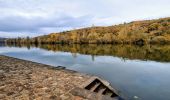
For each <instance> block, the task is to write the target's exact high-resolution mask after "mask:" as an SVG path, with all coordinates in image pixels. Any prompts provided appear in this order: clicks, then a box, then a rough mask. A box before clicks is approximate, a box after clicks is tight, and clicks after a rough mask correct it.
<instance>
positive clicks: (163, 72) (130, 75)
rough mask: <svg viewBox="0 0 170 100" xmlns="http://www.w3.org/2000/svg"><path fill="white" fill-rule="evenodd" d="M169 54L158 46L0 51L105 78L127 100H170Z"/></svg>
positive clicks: (12, 48)
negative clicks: (127, 99)
mask: <svg viewBox="0 0 170 100" xmlns="http://www.w3.org/2000/svg"><path fill="white" fill-rule="evenodd" d="M37 47H38V48H37ZM169 53H170V46H158V45H153V46H149V45H148V46H132V45H21V44H20V45H15V46H13V45H8V47H7V46H6V47H0V54H3V55H8V56H12V57H17V58H21V59H25V60H31V61H34V62H39V63H44V64H48V65H53V66H65V67H67V69H71V70H75V71H78V72H83V73H87V74H92V75H95V76H99V77H101V78H104V79H106V80H107V81H109V82H110V83H111V85H112V86H114V87H115V88H116V89H117V90H119V91H120V94H123V95H125V96H126V97H128V98H129V100H134V97H139V98H138V99H137V100H170V97H169V94H170V86H169V84H170V80H169V77H170V55H169ZM146 60H147V61H146ZM151 60H152V61H151ZM135 100H136V99H135Z"/></svg>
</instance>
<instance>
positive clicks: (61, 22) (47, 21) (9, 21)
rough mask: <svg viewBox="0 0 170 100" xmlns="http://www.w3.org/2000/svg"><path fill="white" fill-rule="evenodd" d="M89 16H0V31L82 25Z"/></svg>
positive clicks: (86, 21)
mask: <svg viewBox="0 0 170 100" xmlns="http://www.w3.org/2000/svg"><path fill="white" fill-rule="evenodd" d="M90 20H91V17H88V16H82V17H73V16H69V15H66V14H63V15H60V16H59V17H57V16H55V14H54V15H53V16H51V15H49V17H31V18H27V17H24V16H14V15H13V16H6V17H0V31H5V32H17V31H18V32H22V31H29V32H36V31H38V30H39V29H41V28H46V27H48V28H49V27H51V28H57V27H82V26H85V25H87V24H88V23H89V22H90Z"/></svg>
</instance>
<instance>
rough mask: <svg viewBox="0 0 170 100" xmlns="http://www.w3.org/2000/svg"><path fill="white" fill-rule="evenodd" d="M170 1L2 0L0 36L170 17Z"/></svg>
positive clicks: (14, 35) (0, 2)
mask: <svg viewBox="0 0 170 100" xmlns="http://www.w3.org/2000/svg"><path fill="white" fill-rule="evenodd" d="M169 9H170V0H0V37H18V36H38V35H43V34H48V33H50V32H60V31H63V30H71V29H76V28H82V27H88V26H92V25H93V24H94V25H96V26H108V25H114V24H119V23H123V22H129V21H133V20H142V19H153V18H162V17H168V16H170V11H169Z"/></svg>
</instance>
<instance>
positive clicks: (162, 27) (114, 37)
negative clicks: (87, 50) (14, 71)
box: [7, 17, 170, 45]
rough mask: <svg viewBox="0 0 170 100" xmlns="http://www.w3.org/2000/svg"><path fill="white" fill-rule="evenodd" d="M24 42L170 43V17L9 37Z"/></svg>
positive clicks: (14, 41)
mask: <svg viewBox="0 0 170 100" xmlns="http://www.w3.org/2000/svg"><path fill="white" fill-rule="evenodd" d="M7 42H8V43H11V44H14V43H24V44H26V43H27V44H32V43H34V44H58V43H59V44H140V45H141V44H142V45H143V44H170V17H169V18H161V19H157V20H145V21H134V22H130V23H124V24H119V25H114V26H109V27H94V26H93V27H89V28H84V29H77V30H72V31H65V32H61V33H51V34H49V35H44V36H39V37H34V38H29V37H27V38H15V39H8V40H7Z"/></svg>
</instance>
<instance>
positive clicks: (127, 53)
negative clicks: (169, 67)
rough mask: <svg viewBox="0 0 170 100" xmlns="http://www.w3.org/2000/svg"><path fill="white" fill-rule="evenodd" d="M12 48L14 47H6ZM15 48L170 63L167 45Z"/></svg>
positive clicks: (28, 46) (169, 47) (169, 50)
mask: <svg viewBox="0 0 170 100" xmlns="http://www.w3.org/2000/svg"><path fill="white" fill-rule="evenodd" d="M8 46H14V45H8ZM15 46H16V47H27V48H28V49H30V48H31V47H39V48H42V49H45V50H48V51H54V52H57V51H62V52H71V53H72V55H73V56H74V57H76V54H77V53H80V54H85V55H91V56H92V60H93V61H94V60H95V56H101V55H106V56H114V57H119V58H122V59H124V60H126V59H130V60H144V61H146V60H152V61H157V62H170V56H169V55H170V46H169V45H163V46H162V45H144V46H137V45H96V44H89V45H78V44H77V45H76V44H74V45H59V44H58V45H50V44H46V45H45V44H43V45H21V44H20V45H15Z"/></svg>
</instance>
